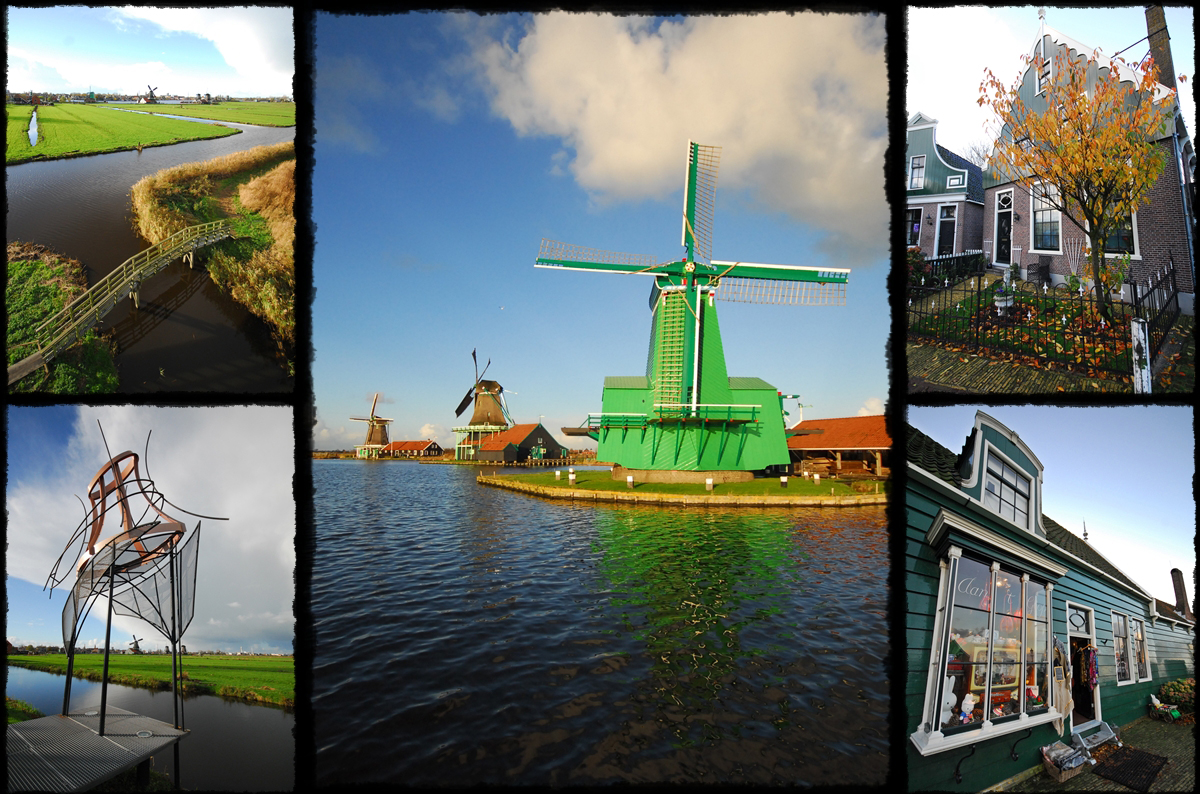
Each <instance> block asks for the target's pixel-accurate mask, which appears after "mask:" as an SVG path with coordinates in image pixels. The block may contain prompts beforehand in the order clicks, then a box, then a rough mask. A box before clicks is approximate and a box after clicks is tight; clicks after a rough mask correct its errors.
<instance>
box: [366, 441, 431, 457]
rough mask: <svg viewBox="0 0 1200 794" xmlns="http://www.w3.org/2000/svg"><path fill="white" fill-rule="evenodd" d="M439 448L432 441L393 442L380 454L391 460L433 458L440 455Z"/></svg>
mask: <svg viewBox="0 0 1200 794" xmlns="http://www.w3.org/2000/svg"><path fill="white" fill-rule="evenodd" d="M442 451H443V450H442V448H441V446H440V445H439V444H438V443H437V442H436V441H433V440H430V439H426V440H424V441H393V442H391V443H390V444H387V445H386V446H384V448H383V449H382V450H380V454H382V455H387V456H389V457H393V458H435V457H437V456H438V455H441V454H442Z"/></svg>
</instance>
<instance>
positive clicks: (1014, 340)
mask: <svg viewBox="0 0 1200 794" xmlns="http://www.w3.org/2000/svg"><path fill="white" fill-rule="evenodd" d="M944 259H950V257H945V258H944ZM955 259H956V261H954V262H952V263H951V262H943V263H941V268H940V269H939V270H938V271H937V273H938V275H934V272H932V268H931V272H920V271H919V270H918V269H914V270H913V271H912V275H911V276H910V278H909V284H908V335H909V337H910V338H913V339H928V340H933V341H936V342H938V343H939V344H944V345H948V346H950V347H952V348H956V349H959V350H961V351H963V352H967V353H980V354H984V355H989V356H1006V357H1012V358H1013V359H1014V360H1015V361H1018V362H1023V363H1028V364H1032V365H1034V366H1047V365H1053V366H1057V367H1060V368H1064V369H1068V370H1071V371H1075V372H1080V373H1084V374H1091V375H1093V376H1099V375H1100V374H1101V373H1105V374H1111V375H1117V376H1129V375H1132V374H1133V357H1132V354H1131V351H1130V348H1131V335H1130V320H1132V319H1133V318H1134V317H1141V318H1143V319H1145V320H1146V321H1147V324H1148V326H1149V329H1150V337H1151V338H1150V346H1151V360H1153V357H1154V356H1156V355H1157V354H1158V353H1159V351H1160V349H1161V348H1162V344H1163V340H1164V339H1165V337H1166V335H1167V332H1168V331H1169V330H1170V329H1171V327H1172V325H1174V323H1175V320H1176V319H1177V318H1178V316H1179V297H1178V291H1177V288H1176V285H1175V273H1174V263H1173V262H1170V263H1169V264H1168V266H1166V267H1164V268H1163V269H1162V270H1161V271H1160V272H1159V273H1157V274H1155V276H1154V277H1153V278H1152V279H1150V281H1149V282H1148V283H1147V284H1141V285H1131V289H1130V292H1131V293H1132V302H1128V303H1127V302H1123V301H1121V300H1115V301H1113V300H1111V299H1110V301H1109V308H1108V316H1107V317H1106V316H1105V313H1104V312H1103V311H1102V307H1101V305H1100V298H1099V296H1098V295H1097V294H1096V292H1095V291H1094V290H1093V291H1088V290H1082V291H1081V290H1071V289H1070V288H1068V287H1066V286H1065V285H1059V286H1056V287H1050V286H1048V285H1045V284H1037V283H1034V282H1029V281H1015V282H1012V283H1007V284H1006V282H1005V281H1004V280H1003V278H1002V277H1001V276H1000V275H997V274H994V273H989V272H987V271H986V270H984V269H983V268H982V267H980V265H982V258H978V259H976V260H974V261H975V262H976V263H977V264H976V265H975V267H976V269H974V270H971V271H969V272H967V268H968V265H967V264H966V263H965V262H964V261H963V260H967V259H968V258H967V257H966V255H959V256H958V257H955ZM929 261H930V262H932V261H935V260H929Z"/></svg>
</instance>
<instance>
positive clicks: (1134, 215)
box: [1089, 210, 1142, 260]
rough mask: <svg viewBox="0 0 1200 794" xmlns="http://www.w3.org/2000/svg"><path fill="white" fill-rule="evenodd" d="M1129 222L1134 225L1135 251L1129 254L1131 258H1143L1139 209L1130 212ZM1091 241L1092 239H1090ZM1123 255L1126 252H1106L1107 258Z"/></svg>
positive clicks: (1105, 256)
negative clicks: (1139, 233)
mask: <svg viewBox="0 0 1200 794" xmlns="http://www.w3.org/2000/svg"><path fill="white" fill-rule="evenodd" d="M1129 223H1130V225H1131V226H1133V251H1132V252H1131V253H1130V254H1129V259H1130V260H1134V259H1137V260H1141V258H1142V248H1141V244H1140V243H1139V242H1138V222H1137V211H1136V210H1135V211H1133V212H1131V213H1130V214H1129ZM1089 243H1090V241H1089ZM1121 256H1124V254H1115V253H1114V254H1110V253H1108V252H1107V251H1105V252H1104V258H1105V259H1116V258H1118V257H1121Z"/></svg>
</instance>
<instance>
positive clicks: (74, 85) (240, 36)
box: [6, 6, 295, 97]
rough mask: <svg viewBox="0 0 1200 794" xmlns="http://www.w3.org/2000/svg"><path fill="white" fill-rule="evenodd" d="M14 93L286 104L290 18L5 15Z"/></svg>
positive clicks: (224, 13) (18, 11)
mask: <svg viewBox="0 0 1200 794" xmlns="http://www.w3.org/2000/svg"><path fill="white" fill-rule="evenodd" d="M6 12H7V16H8V88H9V90H10V91H18V92H21V91H40V92H50V91H54V92H64V93H65V92H75V91H96V92H101V93H119V94H139V93H140V94H144V93H145V92H146V86H147V85H149V86H150V87H152V88H156V89H158V92H157V93H159V94H163V95H165V94H178V95H184V96H193V95H195V94H198V93H199V94H204V93H208V94H221V95H228V96H234V97H249V96H291V95H292V75H293V73H294V71H295V47H294V40H295V39H294V34H293V31H292V9H290V8H263V7H258V8H215V9H214V8H146V7H139V6H126V7H121V8H87V7H80V6H69V7H66V6H63V7H54V8H12V7H9V8H7V9H6Z"/></svg>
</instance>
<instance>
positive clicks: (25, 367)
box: [8, 219, 233, 386]
mask: <svg viewBox="0 0 1200 794" xmlns="http://www.w3.org/2000/svg"><path fill="white" fill-rule="evenodd" d="M232 236H233V224H232V221H230V220H228V219H226V220H219V221H212V222H211V223H202V224H200V225H199V226H189V227H187V228H186V229H182V230H180V231H178V232H176V233H175V234H173V235H171V236H170V237H168V238H167V239H165V240H163V241H162V242H160V243H157V244H156V245H152V246H150V247H149V248H147V249H146V250H144V251H139V252H138V253H136V254H134V255H133V256H131V257H129V258H128V259H126V260H125V261H124V262H122V263H121V264H120V265H119V266H118V267H117V268H116V269H114V270H113V271H112V272H111V273H109V274H108V275H106V276H105V277H104V278H102V279H100V280H99V281H98V282H96V283H95V284H94V285H93V286H92V287H91V288H90V289H88V291H87V292H85V293H83V294H82V295H80V296H79V297H78V298H76V299H75V300H73V301H71V303H70V304H69V305H67V306H66V307H65V308H64V309H63V310H62V311H60V312H58V314H55V315H54V316H53V317H51V318H50V319H48V320H46V321H45V322H44V323H42V324H41V325H40V326H38V327H37V328H36V329H35V330H34V338H33V339H32V340H30V341H28V342H23V343H21V345H19V346H20V347H33V348H36V351H37V352H35V353H33V354H31V355H29V356H26V357H25V358H23V359H21V360H20V361H18V362H17V363H15V364H11V365H9V367H8V385H9V386H11V385H13V384H14V383H16V382H17V381H19V380H20V379H21V378H23V377H25V376H26V375H28V374H29V373H31V372H33V371H34V370H35V369H37V368H38V367H41V366H45V365H46V363H47V362H49V361H50V359H52V358H54V356H56V355H57V354H58V353H60V352H61V351H62V350H64V349H65V348H67V347H70V346H71V345H73V344H75V343H76V342H78V341H79V340H81V339H82V338H83V336H84V334H86V333H87V332H88V331H89V330H91V328H93V327H94V326H95V325H96V324H97V323H99V322H100V319H101V318H102V317H104V315H106V314H108V313H109V312H110V311H112V310H113V308H114V307H115V306H116V305H117V304H118V303H120V302H121V301H122V300H124V299H125V297H126V296H128V297H129V298H131V299H132V300H133V305H134V307H137V306H138V293H139V291H140V290H141V286H142V282H144V281H145V280H146V279H148V278H150V277H151V276H153V275H154V274H155V273H157V272H159V271H160V270H162V269H163V268H165V267H166V266H167V265H169V264H171V263H172V262H174V261H175V260H176V259H179V258H180V257H182V258H183V260H184V261H185V262H187V263H188V267H189V268H190V267H192V266H193V264H194V263H195V257H196V249H197V248H200V247H202V246H205V245H209V244H210V243H215V242H217V241H218V240H222V239H224V238H226V237H232Z"/></svg>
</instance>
